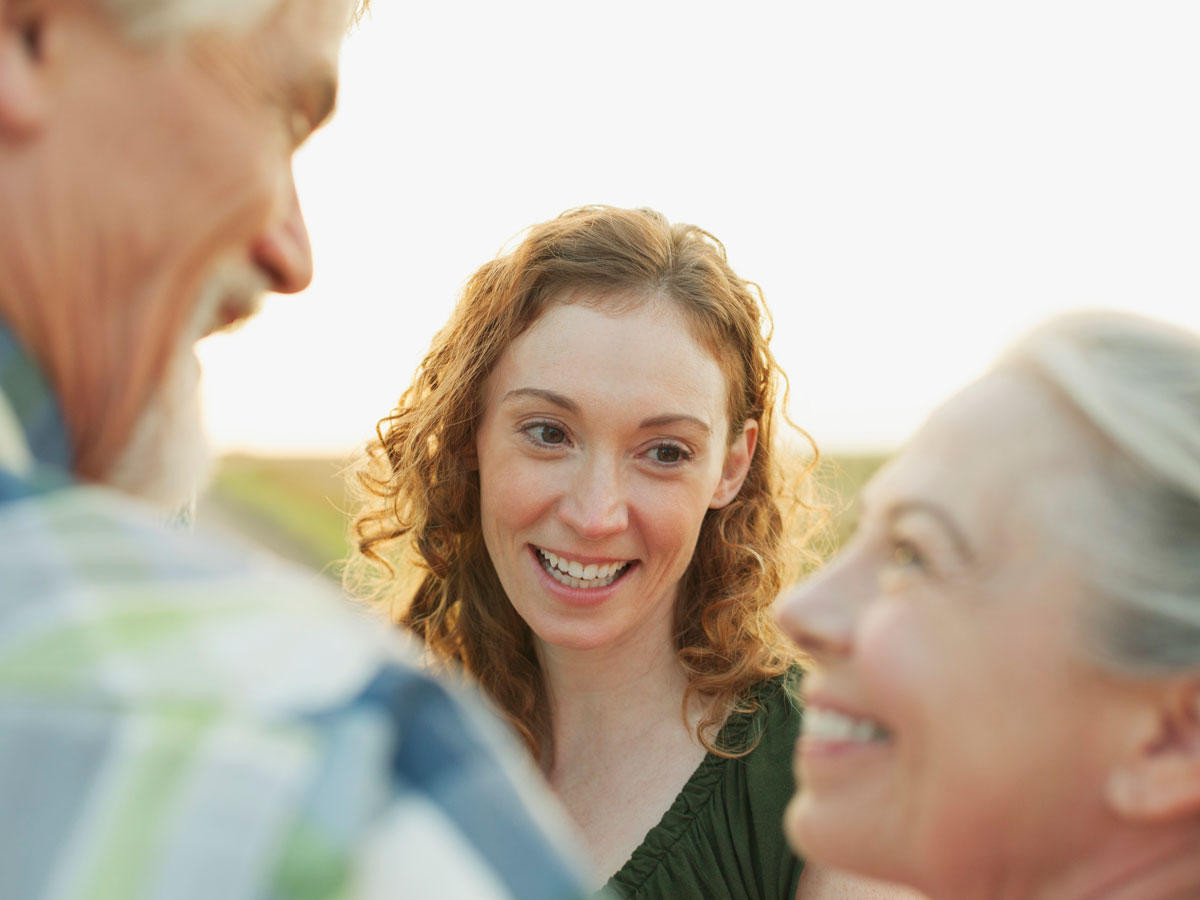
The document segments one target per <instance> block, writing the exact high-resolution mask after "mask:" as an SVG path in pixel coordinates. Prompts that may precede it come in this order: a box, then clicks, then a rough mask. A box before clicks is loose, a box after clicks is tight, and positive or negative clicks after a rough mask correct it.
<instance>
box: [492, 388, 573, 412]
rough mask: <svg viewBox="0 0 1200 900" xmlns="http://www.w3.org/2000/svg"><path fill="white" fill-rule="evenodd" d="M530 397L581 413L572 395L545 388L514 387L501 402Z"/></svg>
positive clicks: (568, 410)
mask: <svg viewBox="0 0 1200 900" xmlns="http://www.w3.org/2000/svg"><path fill="white" fill-rule="evenodd" d="M530 397H532V398H534V399H535V400H545V401H546V402H547V403H552V404H554V405H555V406H557V407H560V408H561V409H565V410H566V411H567V412H569V413H575V414H576V415H578V413H579V404H578V403H576V402H575V401H574V400H572V399H571V398H570V397H567V396H565V395H563V394H559V393H556V392H555V391H548V390H546V389H545V388H534V387H524V388H514V389H513V390H511V391H509V392H508V393H507V394H505V395H504V397H503V399H502V400H501V401H500V402H501V403H508V402H509V401H512V400H523V399H526V398H530Z"/></svg>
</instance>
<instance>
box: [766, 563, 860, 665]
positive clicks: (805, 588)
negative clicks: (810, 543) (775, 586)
mask: <svg viewBox="0 0 1200 900" xmlns="http://www.w3.org/2000/svg"><path fill="white" fill-rule="evenodd" d="M851 569H852V564H851V563H850V562H849V561H842V562H838V561H835V562H834V563H831V564H830V565H829V566H828V567H827V568H826V569H824V570H823V571H821V572H819V573H818V574H816V575H814V576H812V577H811V578H809V579H808V580H807V581H805V582H803V583H801V584H799V585H797V586H796V587H794V588H792V589H791V590H790V591H788V592H786V593H785V594H784V595H783V596H782V597H780V599H779V600H777V601H776V603H775V618H776V621H778V622H779V625H780V627H781V628H782V629H783V631H784V633H785V634H787V635H788V637H790V638H791V639H792V640H793V641H794V642H795V643H796V645H797V646H798V647H800V649H802V650H804V651H805V652H806V653H808V654H809V655H810V656H812V657H813V659H814V660H816V661H817V662H820V660H821V659H822V658H829V657H835V656H845V655H849V653H850V652H851V650H852V649H853V646H854V628H855V621H856V619H857V615H858V610H859V608H860V606H861V602H860V601H861V600H862V599H863V597H864V593H863V591H864V587H865V585H862V584H857V585H856V584H855V581H856V579H855V578H854V577H853V576H854V573H853V572H852V571H851Z"/></svg>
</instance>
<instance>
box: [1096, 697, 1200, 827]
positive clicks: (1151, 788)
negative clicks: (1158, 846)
mask: <svg viewBox="0 0 1200 900" xmlns="http://www.w3.org/2000/svg"><path fill="white" fill-rule="evenodd" d="M1160 726H1161V732H1160V739H1159V740H1157V741H1155V742H1152V743H1148V744H1146V745H1145V746H1144V747H1142V748H1141V749H1140V750H1139V751H1138V753H1137V755H1136V756H1135V757H1134V758H1132V759H1128V760H1126V761H1125V762H1124V763H1123V764H1122V765H1120V766H1119V767H1118V768H1116V769H1115V770H1114V771H1113V772H1112V774H1111V776H1110V777H1109V781H1108V785H1107V789H1106V799H1107V800H1108V804H1109V807H1110V808H1111V809H1112V810H1113V811H1114V812H1115V813H1117V815H1118V816H1120V817H1121V818H1124V819H1127V820H1130V821H1134V822H1143V823H1156V822H1167V821H1172V820H1178V819H1186V818H1189V817H1192V818H1197V819H1200V681H1195V680H1192V681H1187V682H1184V683H1182V684H1180V683H1178V682H1175V683H1173V684H1172V686H1171V687H1170V688H1169V690H1168V692H1167V693H1166V694H1165V696H1164V697H1163V702H1162V704H1161V707H1160Z"/></svg>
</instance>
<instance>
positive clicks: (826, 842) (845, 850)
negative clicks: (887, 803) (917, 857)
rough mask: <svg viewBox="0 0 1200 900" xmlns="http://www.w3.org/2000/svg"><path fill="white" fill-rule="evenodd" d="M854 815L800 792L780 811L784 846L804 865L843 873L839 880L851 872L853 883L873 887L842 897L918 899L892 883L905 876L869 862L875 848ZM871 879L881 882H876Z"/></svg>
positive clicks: (874, 842) (883, 860) (809, 792)
mask: <svg viewBox="0 0 1200 900" xmlns="http://www.w3.org/2000/svg"><path fill="white" fill-rule="evenodd" d="M854 813H855V810H853V809H849V808H846V807H845V806H843V805H839V804H836V803H830V802H822V801H821V799H820V798H818V797H817V796H816V795H815V794H814V793H813V792H812V791H807V790H800V791H797V792H796V793H795V794H793V795H792V799H791V801H790V802H789V803H788V805H787V809H786V810H785V811H784V814H783V831H784V835H785V836H786V837H787V841H788V845H789V846H790V847H791V848H792V850H793V851H795V853H796V854H797V855H798V856H800V857H801V858H803V859H804V860H805V862H806V864H809V863H813V864H816V865H817V866H819V867H820V868H822V869H829V870H837V871H839V872H841V873H843V880H844V879H845V877H848V876H849V873H855V878H856V879H862V881H861V883H859V882H857V881H856V884H858V885H859V886H862V885H866V884H867V883H868V881H869V883H870V884H871V885H873V889H872V890H871V891H867V890H865V889H864V890H862V891H860V892H857V893H847V894H845V896H856V897H858V896H861V897H864V898H866V897H871V898H875V897H905V898H913V897H919V896H920V895H919V894H917V893H914V892H913V891H912V890H911V889H909V888H901V887H900V886H899V885H898V884H895V883H894V882H897V881H898V880H900V879H902V878H904V877H905V875H906V873H903V872H899V871H895V870H893V869H892V868H890V867H889V866H887V865H886V863H887V860H885V859H878V860H874V859H871V857H870V852H871V850H872V849H877V848H875V847H874V846H873V845H874V844H876V841H875V840H874V838H873V836H872V835H871V834H870V833H869V829H866V828H864V827H862V825H863V823H862V821H861V819H858V818H857V817H856V816H855V815H854ZM875 879H882V880H881V881H878V882H877V881H875ZM885 882H886V883H885ZM818 896H823V895H821V894H818ZM831 896H842V895H841V894H831Z"/></svg>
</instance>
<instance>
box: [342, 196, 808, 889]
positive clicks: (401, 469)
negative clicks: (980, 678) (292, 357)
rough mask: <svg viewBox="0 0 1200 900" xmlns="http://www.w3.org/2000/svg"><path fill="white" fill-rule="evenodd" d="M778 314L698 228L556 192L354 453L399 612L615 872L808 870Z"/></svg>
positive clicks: (689, 882) (371, 557) (371, 528)
mask: <svg viewBox="0 0 1200 900" xmlns="http://www.w3.org/2000/svg"><path fill="white" fill-rule="evenodd" d="M768 333H769V318H768V315H767V312H766V310H765V308H764V307H763V304H762V300H761V298H760V296H759V292H758V290H757V288H755V287H754V286H753V285H751V284H749V283H747V282H745V281H743V280H742V279H740V278H738V276H737V275H735V274H734V272H733V271H732V269H731V268H730V267H729V265H728V263H727V262H726V259H725V253H724V249H723V248H722V246H721V245H720V244H719V243H718V242H717V241H716V240H715V239H714V238H713V237H711V236H710V235H708V234H707V233H705V232H704V231H701V230H700V229H699V228H696V227H693V226H689V225H671V224H670V223H669V222H667V220H666V219H664V218H663V217H662V216H661V215H659V214H657V213H654V212H652V211H649V210H624V209H612V208H606V207H591V208H585V209H579V210H574V211H572V212H568V213H566V214H564V215H563V216H561V217H559V218H557V219H554V220H553V221H550V222H546V223H544V224H542V225H538V226H535V227H534V228H532V229H531V230H530V231H529V232H528V234H527V236H526V237H525V238H524V240H523V241H522V242H521V243H520V245H519V246H517V247H516V248H515V249H514V250H513V251H512V252H511V253H508V254H507V255H504V256H501V257H500V258H498V259H496V260H493V261H492V262H490V263H488V264H486V265H485V266H483V268H481V269H480V270H479V271H478V272H476V273H475V275H474V277H473V278H471V280H470V281H469V282H468V284H467V286H466V288H465V290H464V293H463V295H462V298H461V300H460V302H459V304H458V307H457V308H456V310H455V312H454V314H453V317H452V318H451V320H450V322H449V324H448V325H447V326H446V327H445V328H444V329H443V330H442V331H441V332H440V333H439V334H438V335H437V337H436V338H435V340H434V342H433V346H432V348H431V350H430V351H429V354H428V355H427V356H426V358H425V360H424V362H423V363H422V365H421V368H420V370H419V372H418V374H417V377H416V380H415V382H414V383H413V384H412V386H411V387H409V389H408V390H407V391H406V392H405V393H404V394H403V396H402V397H401V399H400V402H399V405H398V406H397V408H396V409H395V411H394V412H393V413H392V414H391V415H390V416H389V417H388V418H386V419H385V420H383V421H382V422H381V423H380V425H379V428H378V440H377V441H376V442H374V443H373V444H372V445H371V446H370V448H369V460H368V463H367V465H366V467H365V468H364V469H363V470H362V471H361V472H360V473H359V481H360V483H361V485H362V487H363V488H364V489H365V494H366V498H367V505H366V507H365V509H364V510H363V512H362V513H361V515H360V516H359V518H358V520H357V533H358V537H359V548H360V550H361V552H362V559H361V560H360V561H359V562H360V563H362V562H363V561H369V562H374V563H379V564H383V566H384V567H385V568H386V571H387V572H389V573H390V572H395V571H399V570H404V569H406V568H411V565H412V564H415V565H416V566H417V567H418V568H419V572H420V573H421V574H420V583H419V585H418V586H417V587H416V590H415V593H412V594H411V597H405V598H404V600H403V602H401V603H399V604H398V605H397V607H396V608H397V609H398V611H399V612H398V616H397V618H398V619H399V621H401V622H403V623H404V624H405V625H407V626H408V627H409V628H411V629H412V630H413V631H414V632H415V633H416V634H417V635H419V636H420V637H421V638H422V639H423V640H424V641H425V643H426V644H427V646H428V648H429V650H430V651H431V652H432V654H433V655H434V656H435V657H436V658H439V659H441V660H446V661H451V662H453V663H456V664H459V665H461V666H462V667H463V668H465V669H466V670H467V671H468V672H469V673H471V674H472V675H473V676H474V677H475V678H476V679H478V681H479V683H480V684H481V685H482V686H483V688H484V690H486V691H487V693H488V694H490V695H491V697H492V699H493V700H494V701H495V703H496V704H497V706H498V707H499V708H500V710H501V711H502V712H503V713H504V715H505V716H507V718H508V720H509V722H511V724H512V726H513V727H514V728H515V729H516V730H517V732H518V733H519V734H520V735H521V737H522V738H523V739H524V740H525V742H526V744H527V745H528V747H529V750H530V752H531V753H532V754H533V755H534V757H535V758H536V759H537V761H538V762H539V763H540V765H541V767H542V769H543V771H544V772H545V774H546V776H547V778H548V779H549V781H550V783H551V785H552V786H553V788H554V790H555V791H556V792H557V794H558V796H559V798H560V799H561V800H562V802H563V803H564V805H565V806H566V808H567V810H568V811H569V812H570V813H571V815H572V816H573V817H574V819H575V821H576V822H577V823H578V825H579V827H580V829H581V830H582V833H583V835H584V837H585V839H586V842H587V846H588V849H589V851H590V853H591V855H592V859H593V862H594V864H595V872H596V875H597V883H599V882H603V881H605V880H607V881H608V886H609V888H610V890H612V891H613V892H614V893H615V894H617V895H623V896H633V895H636V896H639V897H673V898H674V897H690V896H721V897H731V898H735V897H747V898H749V897H771V898H791V897H793V896H794V895H795V893H796V890H797V883H798V880H799V877H800V870H801V863H800V861H799V859H797V857H796V856H795V855H793V854H792V853H791V852H790V851H789V849H788V848H787V846H786V844H785V843H784V841H783V838H782V832H781V828H780V822H781V817H782V815H783V809H784V805H785V803H786V799H787V796H788V795H789V794H790V793H791V790H792V784H791V775H790V762H789V761H790V756H791V747H792V745H793V744H794V741H795V738H796V734H797V731H798V728H799V722H800V713H799V710H798V707H797V705H796V703H795V698H794V689H795V685H796V682H797V680H798V677H799V674H798V669H797V668H796V663H797V654H796V652H795V651H794V650H793V649H792V648H791V647H790V646H789V644H788V642H787V641H786V640H785V639H784V638H783V637H782V635H781V634H780V632H779V631H778V630H777V626H776V625H775V624H774V621H773V619H772V616H771V614H770V612H769V606H770V604H771V601H772V600H773V598H774V597H775V596H776V593H777V592H778V590H779V588H780V586H781V583H782V580H783V578H784V573H785V560H784V555H783V549H784V548H785V547H786V546H788V541H787V540H785V538H787V537H788V530H789V527H790V526H791V525H793V524H797V523H798V524H800V525H801V527H803V526H804V525H805V524H806V521H807V520H806V519H803V518H800V517H799V516H797V515H793V509H792V505H791V504H790V503H788V502H785V500H786V498H787V497H789V496H792V495H794V494H795V491H794V490H792V487H793V486H792V485H790V484H789V483H787V482H785V481H784V479H783V478H782V477H781V474H780V470H779V466H778V451H777V448H776V446H775V439H776V434H775V432H776V429H777V424H778V413H777V410H776V403H777V401H778V399H779V396H778V391H779V387H780V380H781V375H780V372H779V369H778V367H777V366H776V364H775V361H774V359H773V357H772V355H771V353H770V350H769V348H768V344H767V334H768ZM796 474H797V475H798V476H803V475H805V474H807V470H802V471H799V472H797V473H796ZM806 515H807V510H805V509H803V508H801V511H800V516H806ZM361 568H362V567H361V565H360V566H359V571H360V574H361ZM397 590H399V589H398V588H396V587H395V585H394V584H386V583H385V585H384V586H383V588H382V589H381V593H382V594H383V595H384V596H387V597H389V598H390V599H394V598H395V593H396V591H397ZM610 876H611V878H610Z"/></svg>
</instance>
